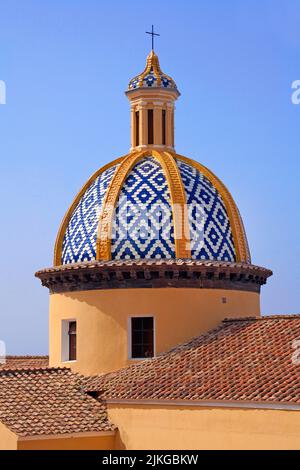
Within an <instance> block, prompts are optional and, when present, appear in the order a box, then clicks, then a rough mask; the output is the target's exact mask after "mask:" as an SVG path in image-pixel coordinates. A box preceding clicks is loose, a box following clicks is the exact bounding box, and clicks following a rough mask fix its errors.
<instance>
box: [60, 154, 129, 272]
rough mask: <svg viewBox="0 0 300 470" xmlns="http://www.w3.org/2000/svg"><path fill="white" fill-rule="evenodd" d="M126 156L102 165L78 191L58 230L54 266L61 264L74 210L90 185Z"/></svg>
mask: <svg viewBox="0 0 300 470" xmlns="http://www.w3.org/2000/svg"><path fill="white" fill-rule="evenodd" d="M125 157H126V155H125V156H123V157H119V158H117V159H116V160H113V161H112V162H110V163H108V164H107V165H104V166H103V167H101V168H100V169H99V170H97V171H96V172H95V173H94V174H93V175H92V176H91V177H90V178H89V179H88V181H87V182H86V183H85V184H84V185H83V186H82V188H81V189H80V191H79V192H78V193H77V195H76V196H75V198H74V200H73V202H72V204H71V205H70V207H69V209H68V210H67V212H66V214H65V216H64V218H63V220H62V222H61V224H60V227H59V230H58V234H57V237H56V241H55V247H54V266H61V256H62V244H63V240H64V236H65V233H66V230H67V227H68V224H69V222H70V219H71V217H72V215H73V212H74V210H75V209H76V207H77V204H78V203H79V201H80V199H81V198H82V197H83V195H84V193H85V192H86V191H87V189H88V188H89V187H90V185H91V184H92V183H93V182H94V181H95V179H96V178H98V176H99V175H101V173H103V172H104V171H106V170H108V169H109V168H111V167H112V166H114V165H117V164H119V163H121V161H122V160H123V159H124V158H125Z"/></svg>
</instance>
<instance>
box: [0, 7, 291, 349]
mask: <svg viewBox="0 0 300 470" xmlns="http://www.w3.org/2000/svg"><path fill="white" fill-rule="evenodd" d="M152 23H154V24H155V27H156V29H157V30H158V31H159V32H160V33H161V37H160V38H159V39H158V41H157V47H156V51H157V53H158V55H159V57H160V61H161V65H162V68H163V70H164V71H165V72H166V73H168V74H170V75H172V76H173V77H174V78H175V80H176V82H177V84H178V86H179V89H180V91H181V93H182V96H181V98H180V100H179V101H178V104H177V114H176V150H177V151H178V153H182V154H184V155H187V156H189V157H191V158H194V159H196V160H198V161H200V162H201V163H203V164H204V165H206V166H208V167H209V168H210V169H211V170H212V171H214V172H215V173H216V174H217V175H218V176H219V177H220V178H221V179H222V180H223V181H224V183H225V184H226V185H227V186H228V188H229V189H230V191H231V193H232V194H233V196H234V198H235V200H236V202H237V204H238V206H239V209H240V211H241V213H242V216H243V219H244V222H245V226H246V230H247V235H248V239H249V244H250V249H251V253H252V259H253V263H255V264H259V265H261V266H265V267H268V268H271V269H272V270H273V271H274V276H273V277H272V278H271V279H270V281H269V283H268V285H267V286H266V287H264V288H263V290H262V312H263V313H264V314H267V313H268V314H270V313H300V300H299V271H300V270H299V265H300V263H299V258H300V249H299V231H300V221H299V203H300V200H299V174H300V172H299V167H300V163H299V162H300V139H299V126H300V105H299V106H295V105H293V104H292V102H291V94H292V90H291V84H292V82H293V81H294V80H299V79H300V33H299V24H300V0H285V1H284V2H283V1H282V0H226V1H224V0H202V1H199V0H197V1H196V0H193V1H191V0H185V1H184V2H183V1H177V0H172V1H169V0H164V1H163V2H162V1H161V0H159V1H158V0H151V2H149V1H145V0H140V1H139V2H138V3H129V2H125V1H118V0H112V1H110V2H107V1H102V0H72V1H71V0H18V1H17V0H0V80H4V81H5V83H6V87H7V104H6V105H0V165H1V167H0V168H1V176H2V178H1V185H0V204H1V231H0V244H1V247H2V256H1V261H2V262H1V270H0V285H1V298H0V326H1V328H0V339H2V340H4V341H5V342H6V344H7V348H8V352H9V353H11V354H13V353H14V354H22V353H24V354H25V353H27V354H29V353H46V352H47V343H48V291H47V289H45V288H42V287H41V286H40V284H39V281H38V280H36V279H35V278H34V277H33V274H34V272H35V271H36V270H37V269H39V268H43V267H47V266H50V265H51V263H52V257H53V246H54V241H55V237H56V233H57V230H58V227H59V224H60V221H61V219H62V217H63V215H64V212H65V211H66V209H67V207H68V206H69V205H70V203H71V201H72V199H73V197H74V196H75V194H76V192H77V191H78V190H79V188H80V187H81V186H82V185H83V183H84V182H85V181H86V180H87V178H88V177H89V176H90V175H91V174H92V173H93V172H94V171H95V170H96V169H97V168H99V167H100V166H102V165H103V164H105V163H107V162H109V161H110V160H112V159H114V158H116V157H117V156H120V155H123V154H124V153H126V152H127V151H128V149H129V106H128V102H127V99H126V97H125V96H124V94H123V92H124V91H125V89H126V86H127V83H128V81H129V79H130V78H131V77H132V76H134V75H135V74H136V73H138V72H140V71H142V69H143V67H144V63H145V59H146V55H147V54H148V52H149V50H150V38H149V37H148V36H147V35H145V34H144V33H145V31H146V30H149V28H150V27H151V24H152ZM116 136H117V137H116Z"/></svg>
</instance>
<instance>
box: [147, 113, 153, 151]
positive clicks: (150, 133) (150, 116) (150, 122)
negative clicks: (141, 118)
mask: <svg viewBox="0 0 300 470" xmlns="http://www.w3.org/2000/svg"><path fill="white" fill-rule="evenodd" d="M153 143H154V128H153V109H148V144H149V145H153Z"/></svg>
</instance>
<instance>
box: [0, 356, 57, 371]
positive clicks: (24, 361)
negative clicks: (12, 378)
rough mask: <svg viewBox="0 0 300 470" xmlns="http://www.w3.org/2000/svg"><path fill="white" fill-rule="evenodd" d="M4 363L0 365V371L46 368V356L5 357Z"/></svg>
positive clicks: (47, 358) (47, 359) (47, 363)
mask: <svg viewBox="0 0 300 470" xmlns="http://www.w3.org/2000/svg"><path fill="white" fill-rule="evenodd" d="M5 359H6V360H5V363H4V364H2V363H0V371H1V370H7V369H34V368H41V367H48V365H49V357H48V356H6V358H5Z"/></svg>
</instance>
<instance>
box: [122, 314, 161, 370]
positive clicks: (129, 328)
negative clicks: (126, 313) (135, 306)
mask: <svg viewBox="0 0 300 470" xmlns="http://www.w3.org/2000/svg"><path fill="white" fill-rule="evenodd" d="M132 318H153V356H152V357H132V330H131V319H132ZM127 331H128V335H127V337H128V359H129V360H130V361H147V360H150V359H153V358H154V357H156V318H155V315H145V314H143V315H131V316H130V317H128V325H127Z"/></svg>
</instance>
